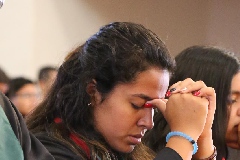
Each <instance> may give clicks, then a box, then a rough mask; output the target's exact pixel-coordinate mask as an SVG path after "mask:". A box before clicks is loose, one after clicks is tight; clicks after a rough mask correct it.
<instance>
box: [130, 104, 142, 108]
mask: <svg viewBox="0 0 240 160" xmlns="http://www.w3.org/2000/svg"><path fill="white" fill-rule="evenodd" d="M131 105H132V107H133V108H134V109H141V108H142V107H139V106H137V105H135V104H133V103H131Z"/></svg>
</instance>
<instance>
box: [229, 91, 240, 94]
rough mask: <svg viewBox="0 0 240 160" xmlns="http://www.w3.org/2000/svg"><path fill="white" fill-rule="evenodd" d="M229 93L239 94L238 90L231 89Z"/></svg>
mask: <svg viewBox="0 0 240 160" xmlns="http://www.w3.org/2000/svg"><path fill="white" fill-rule="evenodd" d="M231 94H240V91H236V90H233V91H231Z"/></svg>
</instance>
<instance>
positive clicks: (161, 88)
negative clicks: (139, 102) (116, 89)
mask: <svg viewBox="0 0 240 160" xmlns="http://www.w3.org/2000/svg"><path fill="white" fill-rule="evenodd" d="M169 76H170V74H169V72H168V71H166V70H160V69H155V68H152V69H148V70H147V71H144V72H141V73H140V74H138V75H137V77H136V79H135V81H133V82H131V83H127V84H122V85H121V86H122V87H123V88H122V89H123V90H125V93H127V94H129V95H141V96H140V97H144V96H143V95H145V96H147V97H149V100H150V99H155V98H163V97H164V96H165V93H166V90H167V88H168V85H169Z"/></svg>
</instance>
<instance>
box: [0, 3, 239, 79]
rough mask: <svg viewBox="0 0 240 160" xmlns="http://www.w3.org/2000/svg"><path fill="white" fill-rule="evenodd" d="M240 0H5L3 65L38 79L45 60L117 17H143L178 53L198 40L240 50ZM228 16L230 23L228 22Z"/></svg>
mask: <svg viewBox="0 0 240 160" xmlns="http://www.w3.org/2000/svg"><path fill="white" fill-rule="evenodd" d="M239 4H240V3H238V0H232V1H224V0H221V1H219V0H212V1H202V0H196V1H192V0H182V1H176V0H148V1H144V0H121V1H117V0H115V1H112V0H101V1H98V0H40V1H33V0H24V1H18V0H6V1H5V4H4V6H3V8H2V9H1V10H0V33H1V34H0V67H2V68H3V69H4V70H5V71H6V72H7V73H8V74H9V75H10V76H11V77H15V76H19V75H24V76H27V77H29V78H32V79H36V76H37V71H38V69H39V68H40V67H41V66H42V65H47V64H52V65H57V66H58V65H60V64H61V62H62V61H63V59H64V57H65V56H66V54H67V52H68V51H70V50H72V49H73V48H74V47H75V46H77V45H79V44H81V43H83V42H84V41H85V40H86V39H87V38H88V37H89V36H91V35H92V34H94V33H95V32H97V31H98V29H99V27H101V26H102V25H104V24H107V23H109V22H113V21H132V22H136V23H141V24H143V25H144V26H146V27H147V28H149V29H151V30H152V31H154V32H155V33H157V34H158V35H159V37H161V38H162V39H163V40H164V41H165V43H166V44H167V46H168V48H169V50H170V52H171V53H172V54H173V55H176V54H177V53H178V52H180V51H181V50H182V49H184V48H186V47H188V46H190V45H195V44H214V45H221V46H223V47H227V48H230V49H231V50H233V51H235V52H238V51H239V49H240V48H239V47H240V46H239V42H240V40H239V38H238V37H239V35H240V31H239V30H238V28H239V25H240V18H239V15H240V10H239V7H240V6H239ZM225 22H226V23H225Z"/></svg>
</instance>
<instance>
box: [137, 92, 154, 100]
mask: <svg viewBox="0 0 240 160" xmlns="http://www.w3.org/2000/svg"><path fill="white" fill-rule="evenodd" d="M133 96H134V97H139V98H142V99H144V100H146V101H150V100H153V98H151V97H149V96H147V95H145V94H133Z"/></svg>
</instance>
